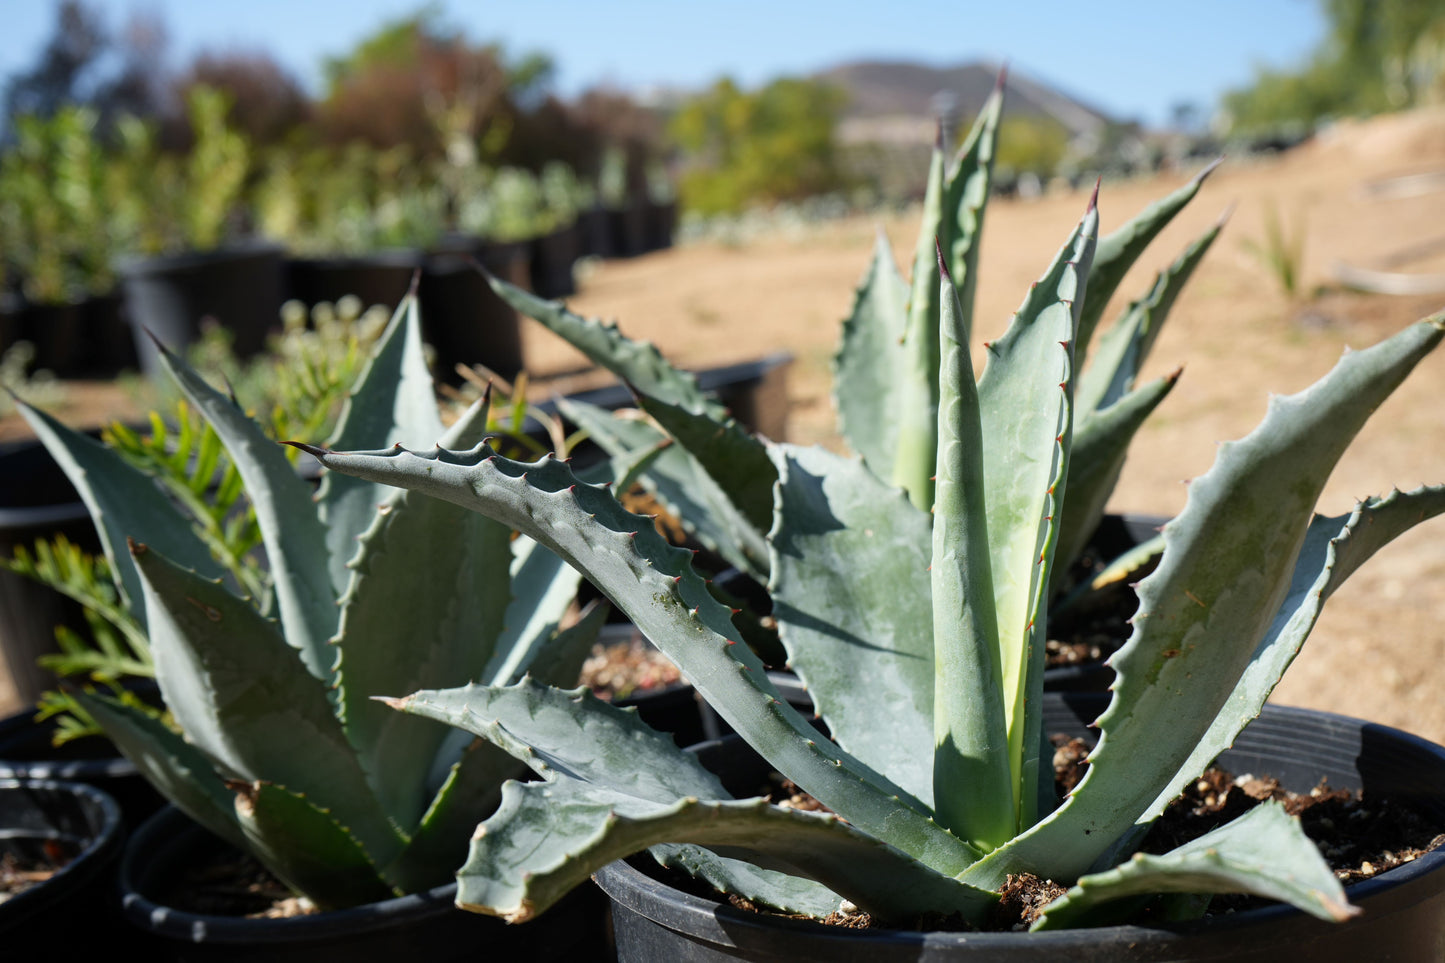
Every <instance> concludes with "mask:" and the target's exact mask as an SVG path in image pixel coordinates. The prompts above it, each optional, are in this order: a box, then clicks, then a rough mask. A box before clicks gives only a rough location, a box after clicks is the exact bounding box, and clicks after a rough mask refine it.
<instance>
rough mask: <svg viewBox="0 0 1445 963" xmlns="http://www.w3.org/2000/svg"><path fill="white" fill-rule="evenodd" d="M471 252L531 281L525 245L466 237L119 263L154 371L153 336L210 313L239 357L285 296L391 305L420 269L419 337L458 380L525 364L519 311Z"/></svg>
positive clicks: (253, 345)
mask: <svg viewBox="0 0 1445 963" xmlns="http://www.w3.org/2000/svg"><path fill="white" fill-rule="evenodd" d="M473 259H476V260H477V261H480V262H481V263H482V264H484V265H485V266H486V267H487V268H488V269H489V270H491V271H492V272H493V273H495V274H497V275H498V276H500V277H503V278H506V279H507V280H509V281H512V282H513V283H516V284H519V285H521V286H524V287H526V286H528V285H529V284H530V275H529V273H528V272H529V267H528V265H529V261H528V251H527V248H526V246H525V245H510V244H508V245H502V244H492V243H489V242H482V241H480V240H478V239H474V238H467V239H465V243H462V242H461V241H460V240H458V241H456V242H454V243H452V244H451V245H450V246H449V247H447V248H445V249H443V250H441V251H439V252H437V253H435V254H429V255H426V256H423V255H421V254H419V253H417V252H413V251H389V252H382V253H380V254H377V255H373V256H369V257H358V258H324V259H315V258H312V259H295V260H292V261H290V262H288V261H287V260H286V259H285V258H284V256H283V252H282V250H281V249H280V248H279V247H276V246H274V245H262V244H257V245H251V246H247V247H238V248H231V249H226V250H221V251H212V252H208V253H206V254H190V255H182V256H178V257H167V258H148V259H146V260H144V261H136V262H129V263H127V264H124V265H122V266H121V271H120V273H121V287H122V290H123V291H124V293H125V306H126V316H127V318H128V319H129V321H130V323H131V324H132V326H133V328H134V337H135V345H136V351H137V354H138V356H139V359H140V366H141V370H142V371H143V372H144V373H145V374H146V375H147V376H148V377H159V376H161V372H160V364H159V360H158V357H157V353H156V348H155V345H154V344H153V343H152V342H151V340H150V338H149V337H147V336H146V334H145V332H146V331H149V332H151V334H154V335H155V336H156V337H157V338H158V339H159V340H160V341H161V342H162V343H164V344H166V345H167V346H168V347H172V348H180V347H184V346H185V345H188V344H191V343H193V342H194V341H195V340H196V339H197V338H198V337H199V336H200V333H201V330H202V325H203V323H204V322H205V321H206V320H207V319H214V320H215V321H217V322H218V323H220V324H223V325H224V326H225V327H226V328H227V330H228V331H229V332H230V333H231V335H232V336H233V342H232V344H233V348H234V349H235V352H236V354H237V355H238V356H239V357H243V358H245V357H249V356H251V355H254V354H256V353H257V352H259V351H260V350H262V349H263V348H264V347H265V343H266V337H267V335H268V333H270V332H271V331H272V330H273V329H275V328H277V327H278V326H279V324H280V309H281V304H282V302H283V301H285V300H286V299H287V298H288V297H295V298H297V299H298V300H301V301H303V302H306V303H316V302H319V301H335V300H337V299H339V298H341V297H342V296H344V295H347V294H356V295H357V296H358V297H360V298H361V299H362V301H363V303H366V304H381V305H386V306H388V307H394V306H395V305H396V304H398V303H399V302H400V301H401V299H402V297H403V296H405V294H406V292H407V290H408V288H409V287H410V286H411V283H412V279H413V277H414V276H415V275H416V273H417V272H418V271H420V272H421V284H420V287H419V289H418V293H419V295H420V297H421V316H422V327H423V337H424V338H425V339H426V340H427V341H428V342H429V343H430V344H432V345H433V346H434V347H435V348H436V352H437V356H436V365H437V374H438V376H439V377H442V378H443V379H444V380H448V381H453V382H455V381H457V380H459V379H458V376H457V375H456V374H455V370H454V369H455V367H456V365H457V364H459V363H460V364H472V363H475V362H480V363H482V364H485V365H486V366H487V367H489V368H491V369H492V370H494V371H496V372H498V373H499V374H502V375H504V376H506V377H508V378H510V377H514V376H515V375H516V374H517V372H518V371H520V370H521V369H522V350H521V332H520V320H519V319H518V317H517V314H516V312H515V311H513V310H511V309H510V308H509V307H508V306H507V305H506V304H504V303H503V302H502V301H501V300H500V299H499V298H497V297H496V295H495V294H493V293H492V291H491V288H490V287H488V286H487V284H486V281H485V279H484V278H482V276H481V275H480V274H478V273H477V271H476V270H475V269H474V267H473V263H472V262H473Z"/></svg>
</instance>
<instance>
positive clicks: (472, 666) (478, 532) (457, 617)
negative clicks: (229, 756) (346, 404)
mask: <svg viewBox="0 0 1445 963" xmlns="http://www.w3.org/2000/svg"><path fill="white" fill-rule="evenodd" d="M486 409H487V404H486V402H485V401H481V402H478V403H477V404H476V405H473V406H472V408H471V409H469V410H468V411H467V412H466V413H465V414H464V415H463V416H462V418H460V419H459V420H458V421H457V423H456V424H455V425H453V426H452V427H451V428H450V429H449V430H448V431H447V433H446V435H445V436H444V438H443V439H442V440H443V442H444V443H446V444H459V445H463V446H467V445H471V444H475V443H476V442H477V441H480V439H481V438H482V436H484V435H485V434H486V421H487V410H486ZM383 491H384V492H387V498H386V501H385V502H384V503H383V505H382V508H381V510H380V511H378V512H376V513H375V517H374V520H373V522H372V525H371V528H370V529H369V530H368V531H367V532H366V533H365V534H363V535H362V536H361V539H360V551H359V552H358V553H357V555H356V558H355V559H354V560H353V562H352V565H351V568H352V570H353V571H352V578H351V584H350V586H349V587H348V589H347V592H346V596H345V597H344V598H343V599H342V604H341V623H340V626H339V628H338V631H337V637H336V647H337V649H338V650H339V652H340V657H339V660H338V663H337V671H336V699H337V712H338V715H339V716H340V718H341V721H342V724H343V726H344V727H345V730H346V735H347V738H348V739H349V740H350V742H351V744H352V745H353V746H354V747H355V749H356V754H357V758H358V759H359V760H360V762H361V765H362V768H363V769H365V770H366V773H367V778H368V780H369V781H370V783H371V786H372V789H373V791H374V792H375V794H376V797H377V798H378V799H379V800H380V801H381V803H382V805H383V806H384V807H385V808H386V811H387V812H388V813H389V814H390V815H391V817H392V818H393V819H394V820H395V821H396V822H397V824H398V825H401V826H412V825H415V823H416V821H417V820H418V819H419V818H420V817H421V814H422V812H423V811H424V810H425V809H426V806H427V803H428V795H427V793H426V792H425V780H426V774H427V772H428V770H429V769H430V768H431V765H432V760H433V758H434V757H435V755H436V752H437V749H438V748H439V746H440V745H441V742H442V740H443V739H444V738H445V737H446V734H447V730H446V729H445V728H443V727H441V726H436V725H431V724H430V723H427V722H424V721H422V720H420V719H415V718H411V717H409V716H404V715H400V714H398V713H395V712H390V711H388V710H387V709H386V708H385V707H384V706H381V705H379V704H377V703H376V702H375V701H374V700H373V698H372V697H373V696H378V695H385V694H387V693H388V692H395V691H398V689H402V690H408V691H409V690H413V689H422V688H439V687H445V686H452V685H465V684H466V683H468V682H472V681H474V680H476V679H478V678H479V677H480V676H481V674H482V671H483V669H484V668H485V667H486V665H487V663H488V661H489V660H490V659H491V657H492V653H493V648H494V646H495V645H496V640H497V637H498V636H499V635H500V634H501V632H502V624H503V616H504V614H505V613H506V611H507V606H508V604H509V603H510V602H511V600H512V595H511V574H510V567H511V562H512V556H511V551H510V545H511V539H512V532H511V530H510V529H509V528H507V527H506V526H505V525H500V524H498V523H496V522H494V521H492V520H491V519H489V518H486V517H484V516H482V515H478V514H477V513H476V512H469V511H467V510H466V509H464V508H461V507H459V506H457V505H453V504H451V503H450V502H444V501H442V500H440V499H436V498H428V497H426V496H424V495H418V494H413V493H411V492H406V491H400V490H397V489H383ZM419 567H425V568H426V570H427V571H428V572H429V573H430V575H429V576H428V577H424V578H418V577H416V574H417V569H418V568H419ZM400 640H405V642H404V644H399V641H400Z"/></svg>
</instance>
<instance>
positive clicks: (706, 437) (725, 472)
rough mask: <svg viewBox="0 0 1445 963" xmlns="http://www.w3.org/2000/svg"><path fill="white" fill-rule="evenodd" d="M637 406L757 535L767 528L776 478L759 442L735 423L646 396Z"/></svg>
mask: <svg viewBox="0 0 1445 963" xmlns="http://www.w3.org/2000/svg"><path fill="white" fill-rule="evenodd" d="M637 401H638V405H639V406H640V407H641V408H642V410H643V411H645V412H647V413H648V414H649V415H651V416H652V417H653V418H654V419H656V421H657V423H658V424H659V425H661V426H662V429H663V431H666V432H667V433H668V435H670V436H671V437H672V438H674V439H676V440H677V443H678V444H679V445H681V446H682V447H683V448H684V449H685V450H686V451H687V452H688V454H690V455H691V456H692V457H693V460H694V461H696V462H697V465H698V467H699V468H701V469H702V470H703V471H704V472H706V473H707V474H708V476H709V477H710V478H712V480H713V481H714V482H715V483H716V484H717V487H718V488H719V489H721V490H722V491H723V492H725V493H726V494H727V497H728V500H729V501H731V502H732V503H733V505H734V506H736V508H737V511H738V512H739V513H740V514H741V515H742V516H743V518H744V519H746V520H747V521H748V522H749V523H750V524H751V525H752V526H753V528H754V529H756V530H757V531H758V532H759V533H762V532H766V531H767V530H768V529H769V528H772V526H773V483H774V482H776V481H777V480H778V473H777V471H776V470H775V469H774V468H773V463H772V461H770V460H769V459H768V452H767V449H766V448H765V447H764V445H763V442H761V441H759V440H758V438H757V437H756V436H754V435H752V434H750V433H749V432H748V431H747V429H745V428H743V426H742V425H740V424H738V422H737V419H735V418H731V417H729V418H727V419H726V420H724V421H722V422H718V421H717V420H715V419H714V418H712V417H711V416H709V415H707V414H699V413H695V412H692V411H689V410H687V409H686V408H683V407H681V406H679V405H671V404H668V403H667V402H665V401H660V400H658V399H656V398H649V397H648V396H646V395H640V396H639V397H638V399H637Z"/></svg>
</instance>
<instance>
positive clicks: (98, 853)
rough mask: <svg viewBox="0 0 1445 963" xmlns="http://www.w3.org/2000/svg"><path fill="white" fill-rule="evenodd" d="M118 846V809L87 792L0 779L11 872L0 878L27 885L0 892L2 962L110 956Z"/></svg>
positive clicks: (3, 858)
mask: <svg viewBox="0 0 1445 963" xmlns="http://www.w3.org/2000/svg"><path fill="white" fill-rule="evenodd" d="M124 841H125V830H124V828H123V827H122V825H121V818H120V810H119V808H118V807H117V806H116V804H115V802H114V800H112V799H110V797H108V796H107V795H105V793H103V792H100V791H99V790H97V789H95V788H93V787H90V786H83V785H77V784H74V783H64V782H53V781H42V780H0V865H4V866H7V867H9V870H10V871H9V872H8V873H7V872H6V871H5V870H0V875H9V876H11V877H12V879H13V877H15V876H16V875H19V876H21V877H23V879H22V882H23V883H27V884H29V885H27V886H25V888H24V889H23V890H21V891H12V892H7V893H5V894H4V895H0V946H3V947H4V949H5V952H6V954H7V956H6V959H13V960H25V959H34V960H40V959H83V958H89V957H95V958H99V956H100V954H102V953H109V952H113V951H114V948H115V947H116V946H117V945H118V944H119V943H120V940H121V938H122V937H123V935H124V931H123V930H122V928H121V926H120V923H119V919H118V917H117V915H116V912H115V904H114V899H113V886H114V872H115V867H116V864H117V863H118V861H119V858H120V854H121V850H122V847H123V846H124ZM77 924H79V925H77Z"/></svg>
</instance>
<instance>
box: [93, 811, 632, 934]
mask: <svg viewBox="0 0 1445 963" xmlns="http://www.w3.org/2000/svg"><path fill="white" fill-rule="evenodd" d="M238 856H239V854H237V853H236V851H235V850H234V849H232V848H231V847H230V846H228V845H227V844H226V843H224V842H222V841H221V840H220V839H217V838H216V837H215V836H213V835H211V834H210V833H209V832H207V831H206V830H204V829H202V828H201V827H199V826H197V825H196V824H195V823H192V822H191V821H190V820H189V819H187V818H186V817H185V816H184V815H183V814H182V813H181V812H180V811H179V810H176V809H174V808H171V807H168V808H166V809H163V810H162V811H161V812H159V813H157V814H156V816H154V817H153V818H152V819H150V820H149V821H148V822H147V823H146V824H145V825H144V826H142V827H141V828H140V829H139V830H138V831H137V832H136V833H135V835H134V836H133V838H132V840H131V843H130V845H128V846H127V847H126V852H125V857H124V859H123V861H122V864H121V871H120V884H121V891H122V908H123V913H124V915H125V918H126V920H127V921H128V922H129V923H130V925H131V926H132V927H133V928H134V930H135V931H136V933H137V936H138V937H143V938H144V939H145V940H146V941H147V942H148V943H149V945H151V946H152V947H154V953H155V955H154V956H153V957H152V958H154V959H169V960H177V961H239V960H265V961H267V963H290V961H297V963H302V961H304V963H327V961H338V963H341V961H345V963H365V961H368V960H376V961H385V963H396V961H398V960H424V961H427V963H449V961H463V960H466V961H471V960H477V959H498V960H506V959H518V960H537V961H553V960H555V961H564V960H565V961H579V963H592V961H607V960H611V959H613V958H614V957H613V955H612V952H611V949H610V946H609V945H608V943H607V940H606V937H605V935H604V930H605V925H604V924H605V906H604V901H603V900H602V899H601V898H600V897H599V895H598V894H597V893H596V891H595V890H593V889H592V888H591V887H580V888H579V889H578V890H577V891H576V892H575V893H574V894H573V895H572V896H570V897H568V899H567V900H565V901H564V902H563V903H562V904H559V905H558V906H557V907H556V908H555V910H556V911H560V914H559V915H558V916H557V917H555V918H552V917H551V916H550V914H549V916H548V917H547V918H543V919H542V920H541V921H540V923H538V922H533V923H527V924H523V925H517V926H512V925H508V924H506V923H503V922H502V921H501V920H499V919H496V918H493V917H487V916H481V915H478V914H476V913H468V912H465V911H463V910H459V909H457V908H456V907H455V906H454V905H453V900H454V899H455V897H456V886H455V884H452V885H449V886H439V887H437V888H435V889H432V890H428V891H427V892H425V893H419V894H415V895H411V896H404V897H399V898H397V899H392V900H386V901H384V902H380V903H370V904H367V905H365V906H358V907H354V908H352V909H344V910H334V911H331V912H326V913H313V914H311V915H301V916H292V917H289V918H284V919H264V918H262V919H256V918H247V917H246V916H245V915H242V914H244V913H246V912H250V911H254V910H255V909H256V908H257V907H256V905H255V903H254V898H253V897H252V898H249V899H248V897H247V896H245V895H244V894H243V895H242V896H241V898H240V899H239V900H238V902H237V903H236V904H235V909H236V910H237V913H236V914H234V915H233V914H220V913H216V912H192V911H188V910H185V909H181V908H178V907H177V906H174V905H169V904H168V903H167V902H166V900H167V898H168V897H167V894H168V893H170V892H173V890H174V888H175V887H176V886H177V883H178V881H180V880H190V881H192V882H188V883H185V884H182V886H183V887H184V888H189V889H191V890H194V889H195V888H196V884H195V882H194V881H195V880H198V879H204V878H205V877H206V876H207V875H208V874H212V875H213V874H214V873H215V871H216V867H218V866H225V865H232V866H237V865H240V866H244V862H242V861H239V860H238ZM463 858H464V854H461V853H459V854H458V857H457V862H458V863H459V864H460V862H461V861H462V859H463ZM247 873H250V875H249V876H248V875H247ZM253 877H254V870H245V869H243V870H242V871H241V875H240V876H239V877H237V878H238V880H240V881H241V882H242V884H243V885H242V887H241V888H242V889H244V888H245V886H244V883H245V881H246V880H248V879H251V878H253ZM226 885H227V884H224V883H223V884H221V888H225V887H226ZM275 885H279V884H275ZM232 888H234V886H232ZM189 898H191V899H194V898H195V893H194V892H192V893H190V894H189ZM207 905H214V903H208V904H207Z"/></svg>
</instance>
